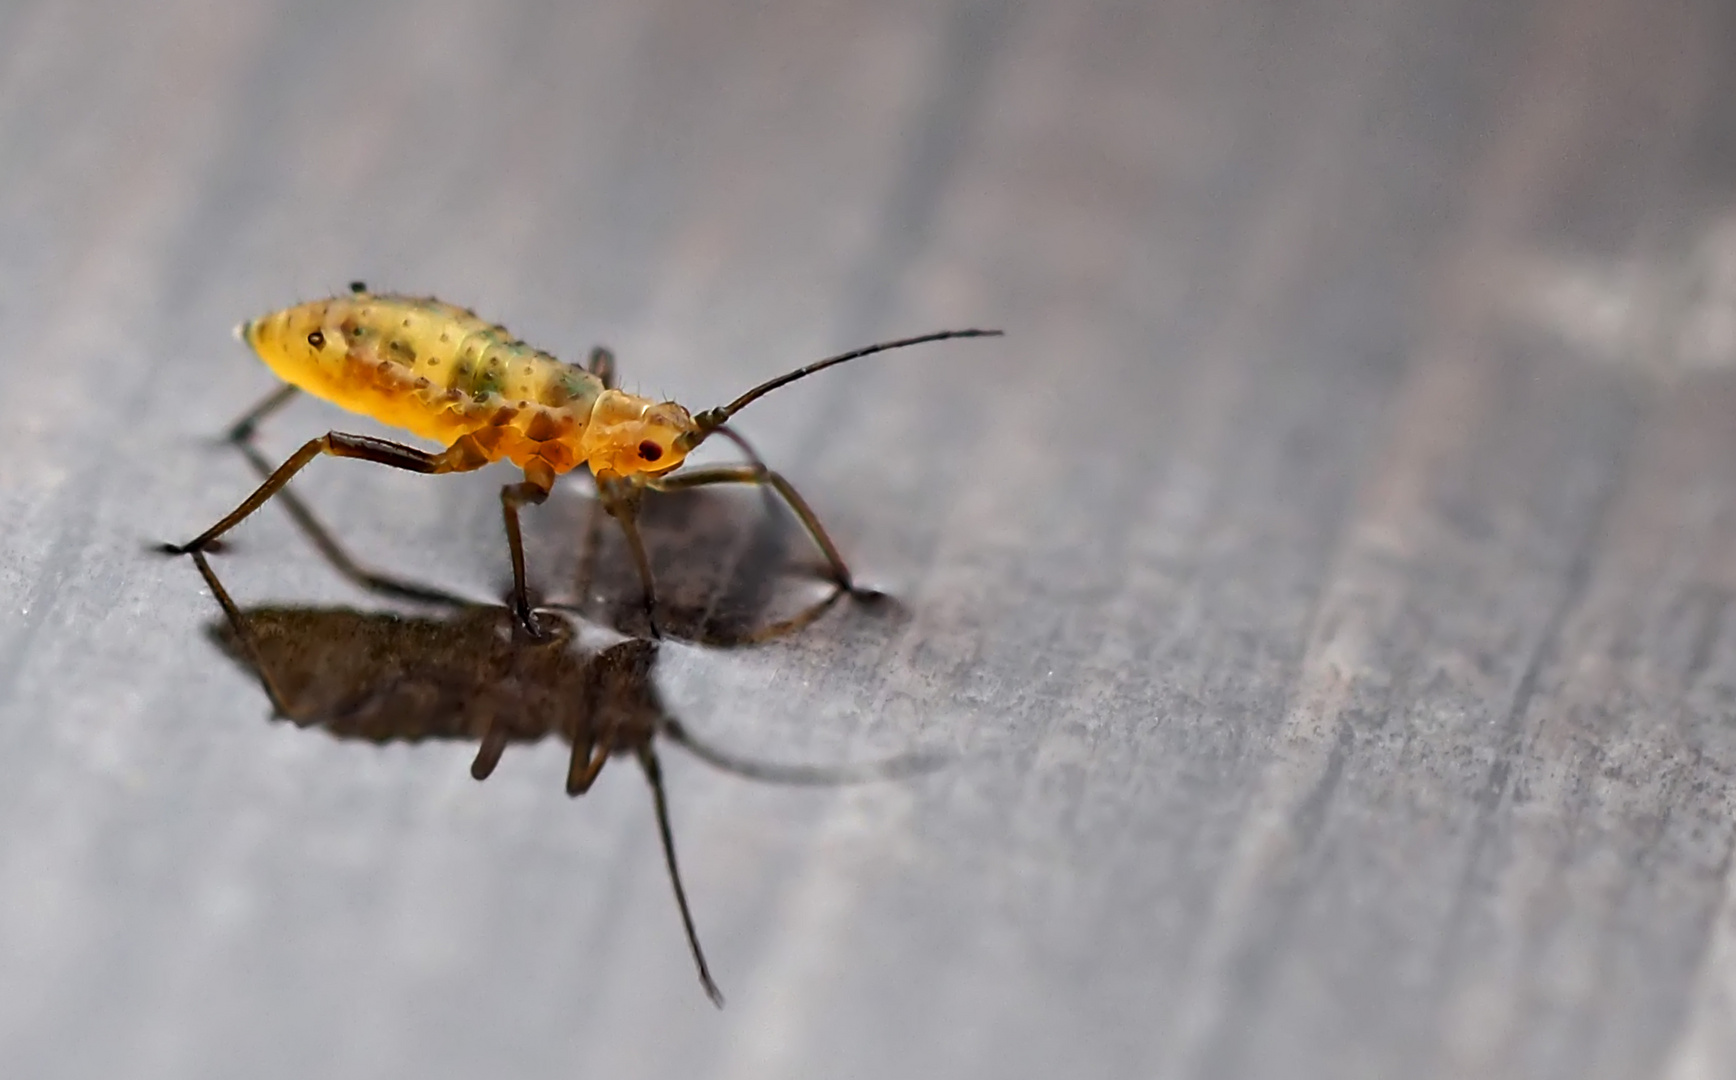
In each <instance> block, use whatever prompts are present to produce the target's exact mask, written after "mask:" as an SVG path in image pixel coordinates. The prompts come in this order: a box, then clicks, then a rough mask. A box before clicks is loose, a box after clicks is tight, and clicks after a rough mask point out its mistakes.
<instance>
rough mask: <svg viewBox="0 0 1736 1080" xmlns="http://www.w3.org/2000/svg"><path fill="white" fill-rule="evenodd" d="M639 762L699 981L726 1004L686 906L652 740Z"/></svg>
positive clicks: (713, 1000)
mask: <svg viewBox="0 0 1736 1080" xmlns="http://www.w3.org/2000/svg"><path fill="white" fill-rule="evenodd" d="M638 754H639V765H640V767H641V768H643V769H644V770H645V779H647V780H649V781H650V782H651V798H652V801H653V802H655V803H656V805H657V833H658V835H659V836H661V837H662V838H663V861H664V862H665V863H666V864H668V866H669V883H670V884H671V885H674V886H675V906H676V907H678V908H680V909H681V925H682V926H683V927H685V928H686V930H687V947H688V948H690V949H692V950H693V963H694V964H695V965H696V966H697V967H698V968H699V985H701V986H703V987H705V996H706V997H708V998H710V999H711V1003H712V1004H713V1005H716V1006H717V1007H718V1008H720V1009H721V1008H723V991H721V990H719V989H718V988H717V983H715V982H713V981H712V979H711V968H709V967H707V966H706V963H705V953H704V952H702V951H701V950H700V948H699V933H698V931H696V930H694V929H693V913H692V912H691V911H689V910H688V909H687V890H686V889H683V888H682V887H681V870H680V868H679V867H677V866H676V865H675V834H674V832H673V831H672V830H671V829H670V828H669V800H668V799H667V798H665V797H664V794H663V767H662V766H661V765H659V764H657V754H656V752H655V751H653V750H652V749H651V746H650V744H649V743H647V744H645V745H643V746H640V747H639V748H638Z"/></svg>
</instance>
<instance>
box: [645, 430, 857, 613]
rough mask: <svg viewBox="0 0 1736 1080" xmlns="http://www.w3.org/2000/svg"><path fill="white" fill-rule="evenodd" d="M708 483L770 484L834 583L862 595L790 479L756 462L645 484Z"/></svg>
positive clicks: (660, 487)
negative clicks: (792, 513)
mask: <svg viewBox="0 0 1736 1080" xmlns="http://www.w3.org/2000/svg"><path fill="white" fill-rule="evenodd" d="M707 484H766V485H769V486H770V487H771V489H772V490H773V491H776V492H777V493H778V494H779V495H781V496H782V497H783V500H784V502H786V503H788V504H789V507H790V509H791V510H793V511H795V513H796V517H798V518H800V519H801V522H802V527H803V528H804V529H807V530H808V535H809V536H811V537H813V540H814V544H815V545H816V546H817V547H818V548H819V549H820V552H821V554H823V555H825V556H826V562H827V563H828V564H830V566H831V569H832V580H833V581H835V582H837V583H838V585H839V586H840V587H842V588H844V589H846V590H848V591H849V592H851V593H858V592H859V590H858V589H857V588H856V586H855V584H854V583H853V582H852V581H851V578H850V568H849V567H847V566H845V565H844V557H843V556H842V555H840V554H838V547H837V545H835V544H833V543H832V538H831V537H830V536H827V535H826V530H825V527H824V526H822V525H821V524H820V519H819V518H817V517H815V516H814V511H813V508H812V507H810V506H809V505H808V502H807V500H806V499H804V498H802V496H801V494H800V493H798V492H797V491H796V489H795V488H794V487H792V486H790V482H789V481H788V480H785V479H784V478H783V476H782V475H780V474H778V473H775V472H772V471H771V470H770V469H768V468H766V467H765V466H764V465H762V464H759V463H757V462H756V463H755V464H752V465H707V466H704V467H702V468H697V469H692V470H690V471H687V472H682V473H677V474H675V475H674V476H662V477H658V478H656V479H654V480H649V481H647V482H646V486H647V487H649V488H651V489H652V490H653V491H684V490H686V489H687V488H696V487H704V486H706V485H707Z"/></svg>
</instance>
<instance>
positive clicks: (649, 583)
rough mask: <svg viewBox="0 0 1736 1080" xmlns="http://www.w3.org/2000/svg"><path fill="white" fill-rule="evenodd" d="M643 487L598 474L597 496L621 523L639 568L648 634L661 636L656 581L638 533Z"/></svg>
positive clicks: (643, 542) (634, 560) (605, 508)
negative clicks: (643, 591) (648, 626)
mask: <svg viewBox="0 0 1736 1080" xmlns="http://www.w3.org/2000/svg"><path fill="white" fill-rule="evenodd" d="M643 494H644V491H643V489H642V488H640V487H639V485H637V484H634V483H629V482H626V481H622V480H619V479H616V480H604V479H602V478H600V477H599V478H598V481H597V496H598V498H600V499H601V500H602V503H603V509H604V510H606V511H608V513H609V516H610V517H612V518H614V519H615V520H616V521H618V522H620V523H621V531H622V532H624V533H626V534H627V549H628V550H629V551H631V552H632V553H633V564H634V565H635V566H637V567H638V568H639V582H640V584H642V585H643V586H644V587H645V617H646V619H648V620H649V621H650V623H651V636H652V637H662V636H663V634H662V631H660V630H658V628H657V584H656V582H655V581H654V580H653V579H652V577H651V557H650V556H649V555H647V554H646V553H645V541H644V539H643V538H642V537H641V536H640V535H639V501H640V498H641V497H642V496H643Z"/></svg>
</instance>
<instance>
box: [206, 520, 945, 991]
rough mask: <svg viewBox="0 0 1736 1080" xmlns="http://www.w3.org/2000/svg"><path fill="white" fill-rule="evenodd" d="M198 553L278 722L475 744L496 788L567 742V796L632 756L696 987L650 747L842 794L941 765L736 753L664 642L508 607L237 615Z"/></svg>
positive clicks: (709, 986) (478, 766)
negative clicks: (773, 759)
mask: <svg viewBox="0 0 1736 1080" xmlns="http://www.w3.org/2000/svg"><path fill="white" fill-rule="evenodd" d="M193 558H194V560H195V562H196V564H197V566H198V568H199V572H200V573H201V574H202V575H204V577H205V580H206V583H207V584H208V585H209V586H210V588H211V590H212V592H213V593H214V594H215V596H216V598H217V600H218V603H219V604H221V605H222V608H223V613H224V618H223V619H222V620H221V621H218V622H216V623H214V624H213V625H212V626H211V627H210V634H211V637H212V638H213V639H214V640H215V641H216V643H217V644H218V646H219V647H220V648H221V649H223V651H224V652H225V653H227V654H228V655H229V656H230V657H231V658H232V659H234V660H236V661H237V662H239V663H242V664H244V665H245V666H247V667H249V668H250V669H251V670H252V671H253V672H254V673H255V674H256V675H257V677H258V678H259V680H260V683H261V685H262V686H263V687H264V689H265V692H266V695H267V696H268V697H269V698H270V699H271V702H272V706H273V708H274V710H275V712H276V714H277V715H278V716H280V717H282V718H284V719H287V720H289V721H290V722H292V723H294V724H295V725H296V726H298V727H303V728H320V729H323V730H324V731H325V732H327V733H328V734H330V735H331V736H333V737H335V738H338V739H342V740H356V741H365V742H371V743H376V744H384V743H391V742H411V743H414V742H422V741H426V740H446V741H465V742H475V743H477V744H478V749H477V753H476V758H475V760H474V761H473V762H472V763H471V767H470V771H471V775H472V776H474V777H475V778H476V779H478V780H482V779H486V778H487V777H488V775H489V774H490V773H492V772H493V771H494V768H495V766H496V765H498V764H499V762H500V759H501V756H502V754H504V753H505V751H506V748H507V747H508V746H510V745H512V744H513V743H532V742H539V741H541V740H543V739H547V738H550V737H558V738H560V739H562V740H564V741H566V742H567V743H568V744H569V745H570V746H571V747H572V754H571V758H570V763H569V765H568V769H567V793H568V794H569V795H582V794H584V793H585V792H586V791H587V790H589V789H590V786H591V784H592V783H594V782H595V780H596V778H597V776H598V774H599V773H601V772H602V769H603V766H604V765H605V764H606V763H607V762H608V760H609V758H610V757H612V756H615V755H631V756H633V757H634V758H635V759H636V760H637V761H638V762H639V765H640V767H641V769H642V770H643V771H644V773H645V777H646V780H647V781H648V783H649V785H650V789H651V795H652V802H653V807H654V809H655V812H656V817H657V830H658V835H659V838H660V840H661V843H662V848H663V857H664V863H665V865H666V867H667V869H668V872H669V880H670V884H671V886H672V888H673V890H674V894H675V902H676V907H677V909H678V910H679V913H680V916H681V922H682V927H683V930H684V931H685V933H686V935H687V943H688V947H689V949H690V950H691V951H692V954H693V961H694V964H695V966H696V968H697V969H698V972H699V980H700V983H701V985H702V986H703V987H704V988H705V992H706V994H707V995H708V996H709V997H710V998H711V1000H712V1001H713V1002H714V1003H716V1004H718V1005H719V1006H721V1005H722V1004H723V996H722V994H721V992H720V991H719V990H718V988H717V984H716V982H715V981H714V980H713V979H712V977H711V972H710V968H709V967H708V966H707V964H706V961H705V954H704V951H703V950H702V949H701V948H700V945H699V935H698V932H697V931H696V930H695V928H694V924H693V915H692V912H691V910H690V909H689V907H688V903H687V893H686V890H685V888H684V887H683V885H682V881H681V872H680V868H679V866H678V864H677V862H676V857H675V840H674V834H673V831H672V829H671V826H670V818H669V805H668V798H667V796H666V794H665V792H664V787H663V774H662V768H661V766H660V764H659V762H658V758H657V753H656V750H655V748H654V746H653V743H654V742H655V741H656V740H657V738H658V737H662V738H665V739H668V740H669V741H671V742H673V743H676V744H678V745H680V746H681V747H683V748H684V749H686V750H687V751H689V752H690V753H692V754H694V755H695V756H696V757H698V758H700V759H701V760H703V761H706V762H708V763H709V764H711V765H713V766H715V767H717V768H719V769H723V770H725V771H727V772H731V773H735V774H737V775H739V776H743V777H747V778H749V779H753V780H760V781H766V782H771V783H782V784H802V785H834V784H848V783H857V782H861V781H867V780H876V779H890V778H894V777H898V776H906V775H911V774H914V773H918V772H924V771H928V770H930V769H932V768H935V767H936V766H938V765H940V764H942V759H941V758H939V757H937V756H934V755H926V754H912V755H905V756H901V757H896V758H891V759H887V760H883V761H879V762H874V763H871V764H866V765H860V766H844V767H817V766H805V765H784V764H775V763H769V762H760V761H752V760H748V759H744V758H740V757H737V756H735V755H733V754H730V753H728V752H726V751H723V750H720V749H718V748H716V747H713V746H711V745H709V744H707V743H705V742H704V741H702V740H700V739H698V738H696V737H695V736H694V735H693V734H692V733H691V732H689V731H688V730H687V728H686V727H685V726H683V725H682V724H681V722H680V721H679V720H678V719H676V718H675V717H673V716H671V715H670V714H669V712H668V710H667V709H666V708H665V707H664V705H663V703H662V701H661V699H660V697H659V695H658V693H657V688H656V685H655V681H654V680H653V678H652V674H653V669H654V667H655V664H656V660H657V651H658V643H657V642H656V641H653V640H646V639H629V640H625V641H620V642H618V643H616V644H613V645H610V646H608V647H606V648H601V649H595V648H587V647H585V646H584V644H583V643H582V642H581V641H580V636H579V634H578V632H577V629H576V627H575V626H574V624H573V623H572V622H570V621H568V620H567V619H566V618H564V617H559V616H553V615H550V614H548V613H545V615H544V619H545V620H546V621H547V622H548V623H550V624H551V625H549V626H546V627H544V628H543V629H542V632H541V633H540V634H539V636H535V637H533V636H531V635H530V634H527V633H526V632H525V631H524V629H523V628H522V626H520V625H519V622H518V620H517V619H516V618H515V617H514V615H513V613H512V612H511V611H510V610H509V609H507V608H505V607H495V606H484V605H463V606H459V607H456V608H455V609H454V610H452V612H451V613H450V614H448V615H446V616H445V617H441V618H435V617H410V616H403V615H399V614H395V613H390V612H361V611H354V610H351V609H347V608H296V607H256V608H250V609H245V610H244V609H242V608H240V607H239V606H238V605H237V604H236V603H235V601H234V600H233V599H232V598H231V597H230V596H229V594H228V591H227V590H226V589H225V588H224V586H223V583H222V582H221V581H220V580H218V578H217V576H216V574H215V573H214V572H213V571H212V569H211V566H210V563H209V562H208V561H207V560H206V558H205V556H204V554H203V553H202V552H194V553H193Z"/></svg>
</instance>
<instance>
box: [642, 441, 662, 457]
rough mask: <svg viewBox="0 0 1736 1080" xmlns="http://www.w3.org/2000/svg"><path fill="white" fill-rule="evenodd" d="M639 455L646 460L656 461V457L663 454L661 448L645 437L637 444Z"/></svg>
mask: <svg viewBox="0 0 1736 1080" xmlns="http://www.w3.org/2000/svg"><path fill="white" fill-rule="evenodd" d="M639 456H640V457H642V458H644V459H645V460H646V461H656V460H657V459H658V458H660V457H662V456H663V448H662V447H661V446H658V445H657V444H656V443H654V442H652V441H651V440H650V439H646V440H645V441H644V442H642V443H640V444H639Z"/></svg>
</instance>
